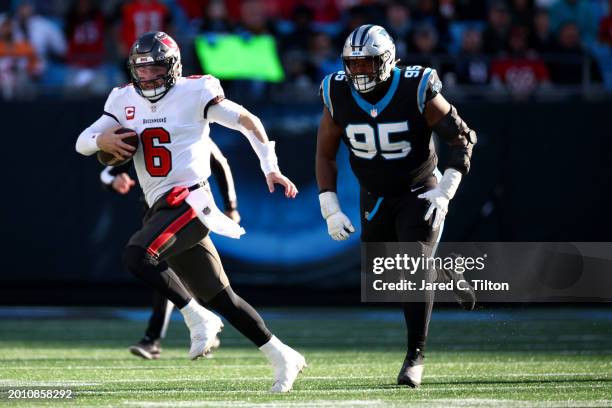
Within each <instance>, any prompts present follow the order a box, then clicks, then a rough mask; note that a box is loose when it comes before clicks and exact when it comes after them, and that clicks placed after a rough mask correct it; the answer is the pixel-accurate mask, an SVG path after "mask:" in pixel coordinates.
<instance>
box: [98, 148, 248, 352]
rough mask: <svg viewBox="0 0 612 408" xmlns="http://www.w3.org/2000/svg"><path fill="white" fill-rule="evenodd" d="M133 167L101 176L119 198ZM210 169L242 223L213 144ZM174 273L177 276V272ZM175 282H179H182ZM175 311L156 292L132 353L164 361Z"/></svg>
mask: <svg viewBox="0 0 612 408" xmlns="http://www.w3.org/2000/svg"><path fill="white" fill-rule="evenodd" d="M131 167H132V163H131V161H130V162H127V163H125V164H122V165H120V166H116V167H111V166H107V167H106V168H105V169H104V170H102V172H101V173H100V181H102V185H103V186H104V187H105V188H106V189H108V190H109V191H112V192H115V193H118V194H127V193H129V192H130V190H131V189H132V187H134V186H135V184H136V182H135V181H134V180H133V179H132V178H131V177H130V176H129V171H130V168H131ZM210 168H211V170H212V174H213V176H214V177H215V180H216V181H217V184H218V186H219V191H220V192H221V196H222V198H223V204H224V208H225V210H224V212H225V215H227V216H228V217H230V218H231V219H232V220H234V221H236V222H240V213H239V212H238V200H237V198H236V189H235V188H234V178H233V176H232V172H231V169H230V167H229V163H228V161H227V159H226V158H225V156H224V155H223V153H222V152H221V150H220V149H219V147H218V146H217V145H216V144H215V143H214V142H213V141H212V140H211V143H210ZM145 207H146V206H145ZM147 209H148V208H145V211H146V210H147ZM158 267H159V268H160V270H165V269H169V266H168V264H167V263H166V262H161V263H160V264H159V265H158ZM168 273H170V271H168ZM171 273H172V274H174V272H171ZM175 279H177V280H178V278H175ZM173 309H174V304H173V303H172V302H170V301H169V300H168V299H167V298H166V297H164V296H163V295H162V294H161V293H159V292H158V291H153V310H152V311H151V317H150V318H149V324H148V325H147V329H146V330H145V335H144V337H143V338H142V339H141V340H140V341H139V342H137V343H135V344H133V345H132V346H130V348H129V350H130V353H132V354H134V355H135V356H138V357H142V358H144V359H147V360H155V359H158V358H159V357H160V355H161V351H162V348H161V340H162V339H163V338H164V337H165V335H166V330H167V329H168V323H169V322H170V315H171V314H172V310H173ZM219 344H220V341H219V338H218V337H217V338H216V339H215V343H214V345H213V349H217V348H218V347H219ZM206 357H212V354H207V355H206Z"/></svg>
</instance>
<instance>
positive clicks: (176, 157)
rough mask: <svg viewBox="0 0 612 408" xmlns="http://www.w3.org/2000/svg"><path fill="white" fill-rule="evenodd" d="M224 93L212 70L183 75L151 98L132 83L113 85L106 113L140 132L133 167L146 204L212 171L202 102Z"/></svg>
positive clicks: (206, 103)
mask: <svg viewBox="0 0 612 408" xmlns="http://www.w3.org/2000/svg"><path fill="white" fill-rule="evenodd" d="M218 97H223V89H222V88H221V84H220V83H219V80H218V79H217V78H215V77H212V76H210V75H205V76H192V77H181V78H179V79H178V80H177V82H176V84H175V85H174V86H173V87H172V88H171V89H170V90H169V91H168V93H167V94H166V95H165V96H164V97H163V98H161V99H160V100H159V101H157V102H155V103H152V102H150V101H149V100H148V99H146V98H144V97H142V96H140V95H139V94H138V93H137V92H136V90H135V89H134V87H133V86H132V85H127V86H124V87H122V88H115V89H113V90H112V91H111V93H110V95H109V96H108V99H107V101H106V104H105V105H104V113H105V114H106V115H109V116H112V117H114V118H115V120H117V122H119V123H120V124H121V126H123V127H126V128H129V129H133V130H134V131H136V132H137V133H138V135H139V137H140V145H139V147H138V150H137V151H136V154H135V155H134V167H135V168H136V174H137V176H138V181H139V182H140V187H141V188H142V190H143V192H144V195H145V199H146V201H147V204H148V205H149V206H151V205H153V203H154V202H155V201H156V200H157V199H158V198H159V197H161V196H162V195H163V194H164V193H166V192H168V191H169V190H171V189H172V188H173V187H176V186H186V187H189V186H191V185H193V184H196V183H198V182H200V181H202V180H206V179H207V178H208V177H209V176H210V138H209V132H210V128H209V126H208V120H206V119H205V118H204V113H205V112H204V111H205V108H206V107H207V106H208V105H209V103H210V102H211V101H213V100H214V99H215V98H218Z"/></svg>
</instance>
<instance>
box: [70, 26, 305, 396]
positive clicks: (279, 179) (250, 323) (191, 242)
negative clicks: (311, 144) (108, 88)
mask: <svg viewBox="0 0 612 408" xmlns="http://www.w3.org/2000/svg"><path fill="white" fill-rule="evenodd" d="M128 67H129V69H130V73H131V76H132V84H130V85H128V86H124V87H122V88H115V89H113V91H112V92H111V93H110V95H109V97H108V100H107V101H106V104H105V106H104V114H103V115H102V116H101V117H100V118H99V119H98V120H97V121H96V122H94V123H93V124H92V125H91V126H90V127H88V128H87V129H85V130H84V131H83V132H82V133H81V134H80V135H79V138H78V140H77V143H76V150H77V151H78V152H79V153H81V154H83V155H86V156H88V155H92V154H94V153H96V152H97V151H99V150H102V151H105V152H108V153H111V154H113V155H115V156H116V157H118V158H121V159H124V158H126V157H130V156H131V155H132V154H133V157H134V166H135V168H136V174H137V176H138V181H139V184H140V186H141V188H142V189H143V192H144V195H145V200H146V202H147V205H148V206H149V211H147V213H146V214H145V217H144V222H143V226H142V228H141V229H140V230H139V231H137V232H136V233H135V234H134V235H133V236H132V237H131V238H130V241H129V242H128V244H127V246H126V248H125V251H124V255H123V260H124V264H125V266H126V268H127V269H128V270H130V272H132V273H133V274H134V275H136V276H137V277H138V278H140V279H142V280H143V281H145V283H147V284H148V285H150V286H151V287H152V288H153V289H156V290H157V291H159V292H160V293H162V294H163V295H164V296H166V297H167V298H168V299H170V301H172V303H174V305H175V306H176V307H177V308H178V309H179V310H180V311H181V313H182V314H183V316H184V318H185V323H186V324H187V326H188V327H189V330H190V335H191V349H190V351H189V356H190V358H192V359H197V358H198V357H201V356H203V355H205V354H206V353H208V352H209V351H210V349H211V347H212V345H213V344H214V341H215V337H216V335H217V333H218V332H220V331H221V329H222V328H223V323H222V322H221V319H219V318H218V317H217V316H216V315H215V314H214V313H212V312H211V311H209V310H208V309H206V308H204V307H203V306H202V304H206V305H207V306H208V307H210V308H211V309H212V310H214V311H215V312H217V313H218V314H220V315H221V316H222V317H224V318H225V319H226V320H227V321H229V322H230V323H231V324H232V325H233V326H234V327H235V328H236V329H237V330H238V331H240V332H241V333H242V334H243V335H244V336H246V337H247V338H248V339H249V340H251V341H252V342H253V343H254V344H255V345H256V346H257V347H259V349H260V350H261V351H262V352H263V353H264V354H265V356H266V357H267V358H268V360H269V361H270V363H271V364H272V366H273V367H274V373H275V381H274V384H273V386H272V389H271V391H273V392H287V391H289V390H290V389H291V388H292V386H293V382H294V381H295V379H296V377H297V375H298V374H299V373H300V372H301V371H302V369H303V368H304V367H305V366H306V362H305V360H304V357H303V356H302V355H301V354H300V353H298V352H297V351H295V350H293V349H292V348H290V347H289V346H287V345H285V344H284V343H282V342H281V341H280V340H279V339H278V338H277V337H276V336H274V335H272V333H270V331H269V330H268V328H267V327H266V325H265V323H264V321H263V319H262V318H261V316H260V315H259V314H258V313H257V312H256V311H255V310H254V309H253V308H252V307H251V306H250V305H249V304H248V303H247V302H245V301H244V300H243V299H242V298H240V297H239V296H238V295H236V294H235V293H234V292H233V290H232V288H231V286H230V283H229V281H228V278H227V276H226V274H225V271H224V270H223V266H222V264H221V260H220V259H219V255H218V253H217V251H216V249H215V247H214V245H213V244H212V241H211V240H210V237H209V236H208V233H209V231H214V232H218V233H221V234H224V235H228V236H232V237H239V236H240V235H241V234H242V233H244V230H242V228H240V227H239V226H238V224H236V223H234V222H233V221H232V220H230V219H229V218H227V217H225V216H224V215H222V213H221V212H220V211H219V210H218V209H217V207H216V206H215V204H214V201H213V199H212V194H211V192H210V188H209V186H208V183H207V182H206V180H207V178H208V177H209V176H210V139H209V122H216V123H219V124H221V125H223V126H226V127H229V128H232V129H236V130H239V131H240V132H241V133H242V134H244V135H245V136H246V137H247V139H248V140H249V142H250V143H251V146H252V147H253V149H254V150H255V153H256V154H257V156H258V158H259V160H260V164H261V169H262V171H263V173H264V175H265V178H266V182H267V184H268V188H269V191H270V192H273V191H274V185H275V184H279V185H281V186H282V187H283V188H284V190H285V196H286V197H287V198H295V196H296V194H297V189H296V187H295V185H294V184H293V183H292V182H291V181H290V180H289V179H288V178H286V177H285V176H283V175H282V173H281V172H280V170H279V167H278V161H277V157H276V154H275V152H274V142H271V141H269V140H268V137H267V136H266V132H265V129H264V127H263V125H262V123H261V121H260V120H259V119H258V118H257V117H256V116H255V115H253V114H252V113H250V112H249V111H247V110H246V109H245V108H243V107H242V106H240V105H237V104H235V103H233V102H231V101H229V100H227V99H225V96H224V94H223V89H222V88H221V85H220V84H219V81H218V80H217V79H216V78H214V77H212V76H208V75H206V76H193V77H182V76H181V57H180V51H179V48H178V46H177V45H176V43H175V41H174V40H173V39H172V38H171V37H170V36H168V35H167V34H165V33H163V32H152V33H147V34H144V35H143V36H142V37H140V38H139V39H138V40H137V41H136V42H135V43H134V45H133V46H132V49H131V51H130V55H129V60H128ZM121 127H124V128H129V129H133V130H134V131H135V132H136V133H137V134H138V135H139V139H140V145H139V148H138V149H137V150H136V152H135V154H134V153H133V152H134V148H133V147H131V146H130V145H128V144H126V143H124V142H123V141H122V139H124V138H125V137H127V136H129V135H133V133H123V134H116V133H115V132H116V131H117V130H118V129H119V128H121ZM163 261H167V262H168V264H169V265H170V266H171V268H172V269H173V270H174V271H175V272H176V275H177V276H178V277H179V278H180V281H177V280H176V278H174V277H173V276H172V275H168V274H165V273H164V272H160V268H157V265H158V264H159V262H163ZM186 287H187V288H188V289H189V290H187V289H186ZM190 292H191V293H193V294H194V297H195V298H192V296H191V295H190Z"/></svg>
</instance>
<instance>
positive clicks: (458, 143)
mask: <svg viewBox="0 0 612 408" xmlns="http://www.w3.org/2000/svg"><path fill="white" fill-rule="evenodd" d="M432 130H433V131H434V132H436V134H437V135H438V136H440V137H441V138H443V139H444V140H445V141H446V142H447V143H448V145H449V148H450V156H449V158H448V162H447V163H446V166H445V168H446V169H448V168H453V169H456V170H458V171H459V172H460V173H461V174H463V175H466V174H467V173H468V172H469V171H470V162H471V159H472V149H473V148H474V145H475V144H476V132H474V131H473V130H472V129H470V128H469V127H468V125H467V124H466V123H465V122H464V121H463V119H461V117H460V116H459V114H458V113H457V109H455V107H454V106H452V105H451V109H450V111H449V112H448V113H447V114H446V115H445V116H444V117H443V118H442V119H440V120H439V121H438V122H437V123H436V124H435V125H433V126H432Z"/></svg>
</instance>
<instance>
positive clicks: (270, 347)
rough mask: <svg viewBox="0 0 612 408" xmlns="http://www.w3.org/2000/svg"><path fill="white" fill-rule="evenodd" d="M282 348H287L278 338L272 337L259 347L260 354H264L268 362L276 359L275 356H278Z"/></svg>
mask: <svg viewBox="0 0 612 408" xmlns="http://www.w3.org/2000/svg"><path fill="white" fill-rule="evenodd" d="M284 347H287V346H285V344H284V343H283V342H282V341H280V340H279V339H278V337H276V336H274V335H273V336H272V337H271V338H270V340H269V341H268V342H267V343H266V344H264V345H263V346H261V347H259V349H260V350H261V352H262V353H264V355H265V356H266V357H267V359H268V361H274V360H275V359H276V356H278V354H279V353H280V352H281V350H282V349H283V348H284Z"/></svg>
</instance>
